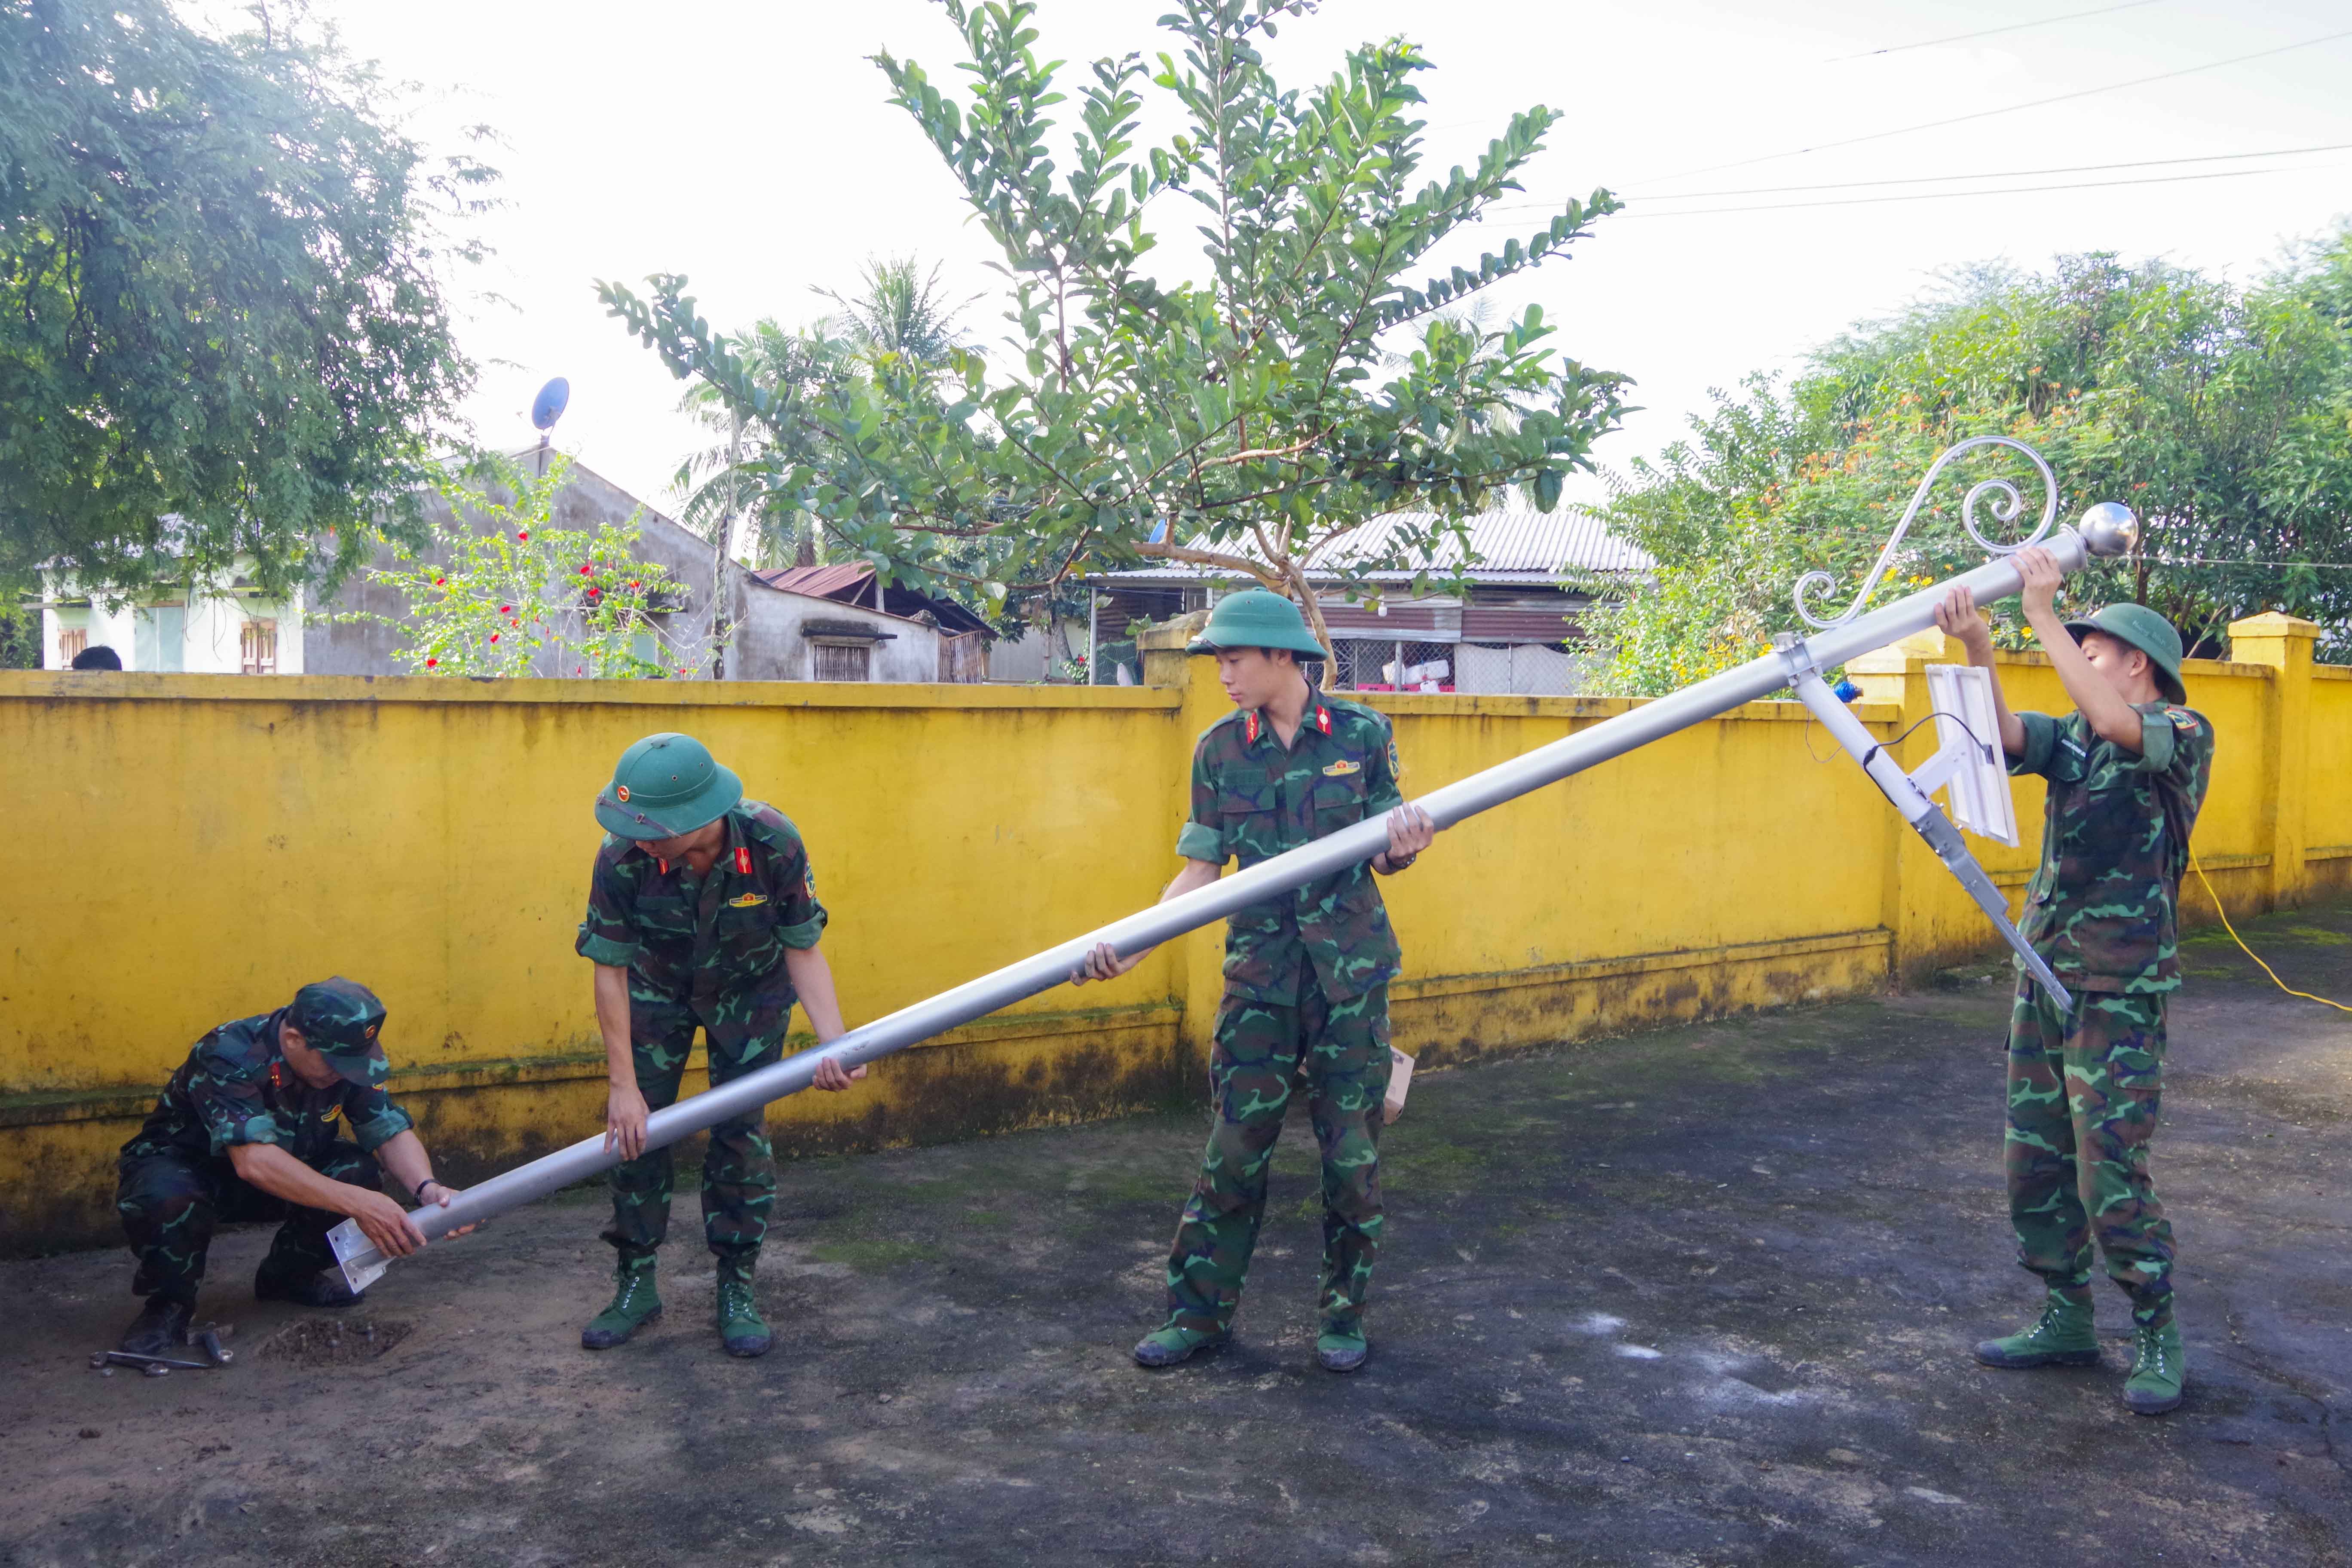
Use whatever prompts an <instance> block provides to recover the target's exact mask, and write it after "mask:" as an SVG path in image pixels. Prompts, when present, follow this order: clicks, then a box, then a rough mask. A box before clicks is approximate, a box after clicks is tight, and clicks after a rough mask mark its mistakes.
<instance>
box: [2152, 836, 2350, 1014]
mask: <svg viewBox="0 0 2352 1568" xmlns="http://www.w3.org/2000/svg"><path fill="white" fill-rule="evenodd" d="M2189 867H2190V868H2191V869H2193V870H2194V871H2196V873H2197V879H2198V880H2199V881H2200V882H2203V883H2204V884H2205V896H2206V897H2207V898H2209V899H2210V900H2213V912H2214V913H2215V914H2217V915H2220V916H2221V929H2222V930H2223V931H2228V932H2229V933H2230V940H2231V942H2236V943H2237V944H2238V951H2239V952H2242V953H2244V954H2245V955H2246V956H2247V957H2248V958H2251V959H2252V960H2253V961H2254V962H2255V963H2262V966H2263V973H2264V974H2267V975H2269V976H2270V977H2271V984H2273V985H2275V986H2277V987H2278V988H2279V989H2280V990H2282V991H2284V992H2285V993H2286V994H2288V995H2290V996H2300V997H2302V998H2303V999H2304V1000H2305V1001H2306V1002H2316V1003H2318V1004H2319V1005H2321V1006H2323V1007H2333V1008H2335V1009H2336V1011H2337V1012H2339V1013H2352V1007H2347V1006H2346V1005H2344V1004H2343V1003H2341V1002H2330V1001H2329V1000H2328V999H2327V998H2326V997H2325V996H2314V995H2313V994H2311V993H2310V992H2308V991H2297V990H2296V989H2295V988H2294V986H2292V985H2289V984H2287V983H2286V982H2285V981H2284V980H2281V979H2280V978H2279V977H2278V971H2277V970H2275V969H2273V968H2272V967H2271V966H2270V965H2269V964H2267V963H2263V955H2262V954H2261V953H2258V952H2255V951H2254V950H2253V949H2252V948H2251V947H2248V946H2247V945H2246V939H2245V938H2244V937H2242V936H2240V935H2239V934H2238V928H2237V927H2236V926H2233V925H2231V923H2230V911H2229V910H2225V909H2223V908H2222V907H2221V894H2219V893H2217V892H2215V891H2214V890H2213V883H2212V880H2211V879H2210V878H2208V877H2207V876H2206V875H2205V868H2204V867H2202V866H2200V865H2198V864H2197V857H2196V855H2195V854H2194V853H2193V852H2192V853H2191V854H2190V855H2189Z"/></svg>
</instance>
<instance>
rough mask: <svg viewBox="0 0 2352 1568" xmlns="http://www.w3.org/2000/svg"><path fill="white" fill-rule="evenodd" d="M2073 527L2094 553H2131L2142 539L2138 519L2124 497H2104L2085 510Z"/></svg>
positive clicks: (2087, 547)
mask: <svg viewBox="0 0 2352 1568" xmlns="http://www.w3.org/2000/svg"><path fill="white" fill-rule="evenodd" d="M2074 531H2075V532H2077V533H2079V534H2081V535H2082V536H2083V545H2084V548H2085V549H2087V550H2088V551H2090V552H2091V553H2092V554H2094V555H2128V554H2130V553H2131V552H2132V547H2133V546H2134V545H2136V544H2137V543H2138V542H2139V519H2138V518H2137V517H2134V516H2133V515H2132V509H2131V508H2129V507H2127V506H2126V505H2124V504H2123V503H2122V502H2121V501H2112V500H2103V501H2101V502H2100V503H2099V504H2098V505H2096V506H2095V507H2093V508H2092V509H2091V510H2088V511H2086V512H2084V514H2083V521H2080V522H2078V523H2076V524H2075V525H2074Z"/></svg>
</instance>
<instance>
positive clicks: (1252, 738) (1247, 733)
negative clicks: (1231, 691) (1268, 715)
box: [1242, 708, 1262, 746]
mask: <svg viewBox="0 0 2352 1568" xmlns="http://www.w3.org/2000/svg"><path fill="white" fill-rule="evenodd" d="M1261 722H1262V721H1260V720H1259V718H1258V716H1257V710H1256V709H1255V708H1253V709H1251V710H1249V716H1248V717H1247V718H1245V719H1244V720H1243V721H1242V740H1243V741H1244V742H1246V743H1247V744H1249V745H1253V746H1255V745H1256V744H1257V732H1258V730H1259V727H1260V725H1261Z"/></svg>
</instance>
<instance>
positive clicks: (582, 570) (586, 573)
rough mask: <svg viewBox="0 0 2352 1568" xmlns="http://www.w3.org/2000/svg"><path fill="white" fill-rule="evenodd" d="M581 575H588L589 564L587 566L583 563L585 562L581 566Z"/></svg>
mask: <svg viewBox="0 0 2352 1568" xmlns="http://www.w3.org/2000/svg"><path fill="white" fill-rule="evenodd" d="M580 575H582V576H583V577H585V576H586V575H588V568H587V566H586V565H585V564H584V563H583V565H582V566H581V568H580Z"/></svg>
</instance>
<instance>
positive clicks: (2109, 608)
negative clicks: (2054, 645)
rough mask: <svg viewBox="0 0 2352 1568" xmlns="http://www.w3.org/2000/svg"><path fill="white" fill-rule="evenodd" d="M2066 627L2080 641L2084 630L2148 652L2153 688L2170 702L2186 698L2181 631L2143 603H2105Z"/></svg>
mask: <svg viewBox="0 0 2352 1568" xmlns="http://www.w3.org/2000/svg"><path fill="white" fill-rule="evenodd" d="M2066 629H2067V630H2068V631H2070V632H2073V633H2074V640H2075V641H2076V642H2081V641H2082V640H2083V634H2084V632H2105V633H2106V634H2107V636H2109V637H2113V638H2115V639H2116V641H2117V642H2119V643H2123V644H2126V646H2128V647H2136V648H2137V649H2139V651H2140V652H2142V653H2144V654H2146V655H2147V662H2148V663H2149V664H2150V665H2152V666H2154V667H2155V671H2156V689H2158V691H2161V692H2163V693H2164V695H2165V699H2166V700H2168V701H2171V702H2186V701H2188V700H2189V689H2188V688H2187V687H2185V686H2183V685H2181V684H2180V634H2179V632H2177V631H2174V630H2173V629H2172V623H2171V622H2170V621H2168V620H2166V619H2165V618H2164V617H2163V616H2159V615H2158V614H2157V613H2156V612H2155V611H2154V610H2151V609H2149V608H2148V607H2147V605H2105V607H2103V608H2100V609H2096V610H2094V611H2092V612H2091V613H2090V615H2089V616H2086V617H2085V618H2084V619H2082V620H2079V621H2068V622H2067V623H2066Z"/></svg>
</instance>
